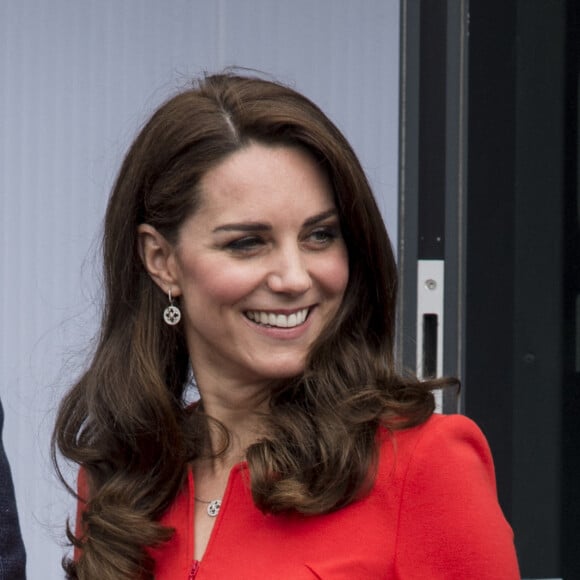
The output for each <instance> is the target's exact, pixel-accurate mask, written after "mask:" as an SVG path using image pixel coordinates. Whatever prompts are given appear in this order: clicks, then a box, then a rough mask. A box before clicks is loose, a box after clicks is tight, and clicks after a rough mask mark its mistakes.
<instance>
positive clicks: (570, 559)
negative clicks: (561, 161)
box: [562, 0, 580, 578]
mask: <svg viewBox="0 0 580 580" xmlns="http://www.w3.org/2000/svg"><path fill="white" fill-rule="evenodd" d="M565 74H566V81H565V83H566V86H565V95H566V111H565V115H566V119H565V126H566V137H565V139H566V140H565V167H564V172H565V174H564V175H565V177H564V179H565V185H564V187H565V193H564V204H565V205H564V312H563V320H564V324H563V337H562V339H563V340H562V342H563V345H564V352H563V366H564V372H563V393H562V415H563V421H562V462H563V466H562V467H563V469H562V505H563V506H565V509H563V510H562V517H563V529H562V542H563V545H562V575H563V577H564V578H580V558H579V557H578V546H580V484H579V482H580V422H579V421H578V418H579V417H580V372H579V369H578V366H577V360H576V358H577V354H576V353H577V352H578V349H579V347H580V345H578V341H579V340H580V339H579V335H580V329H579V328H578V324H579V321H578V313H577V301H578V300H580V223H579V214H580V207H579V205H580V204H579V195H580V192H579V191H578V184H579V177H580V175H579V172H580V167H579V157H580V147H579V146H578V145H579V144H578V138H579V136H580V131H579V127H578V125H579V121H580V94H579V92H578V85H579V84H580V6H579V4H578V2H577V1H576V0H568V3H567V14H566V73H565Z"/></svg>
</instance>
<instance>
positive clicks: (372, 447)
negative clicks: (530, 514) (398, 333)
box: [54, 75, 518, 580]
mask: <svg viewBox="0 0 580 580" xmlns="http://www.w3.org/2000/svg"><path fill="white" fill-rule="evenodd" d="M104 265H105V283H106V301H105V311H104V315H103V323H102V329H101V334H100V338H99V343H98V346H97V349H96V352H95V355H94V358H93V361H92V363H91V365H90V367H89V369H88V370H87V372H86V373H85V374H84V375H83V376H82V378H81V379H80V381H79V382H78V383H77V384H76V385H75V386H74V388H73V389H72V390H71V391H70V393H69V394H68V395H67V396H66V398H65V399H64V401H63V403H62V406H61V409H60V412H59V416H58V420H57V424H56V429H55V437H54V446H55V449H58V450H59V451H60V452H61V453H62V454H63V455H64V456H65V457H67V458H69V459H72V460H73V461H76V462H78V463H79V464H80V465H81V466H82V469H81V475H80V478H79V511H78V517H77V526H76V531H75V532H74V533H73V532H72V531H71V530H69V531H68V537H69V538H70V540H71V542H72V543H73V544H74V546H75V560H74V561H73V562H68V563H66V564H65V567H66V569H67V572H68V574H69V577H78V578H153V577H155V578H167V579H169V578H171V579H174V578H183V579H185V578H193V577H197V578H199V579H204V578H207V579H210V578H237V579H244V578H248V579H249V578H251V579H266V578H268V579H273V578H275V579H292V580H296V579H300V578H333V579H338V578H349V579H353V578H365V579H371V578H377V579H378V578H462V579H463V578H475V577H477V578H480V579H482V578H498V579H499V578H501V579H502V580H503V579H507V578H516V577H518V571H517V562H516V558H515V553H514V548H513V540H512V533H511V530H510V528H509V526H508V525H507V523H506V522H505V519H504V518H503V515H502V513H501V510H500V508H499V506H498V503H497V498H496V492H495V482H494V473H493V466H492V462H491V458H490V454H489V450H488V448H487V444H486V442H485V440H484V438H483V436H482V435H481V433H480V432H479V430H478V429H477V428H476V427H475V426H474V425H473V424H472V423H471V422H470V421H469V420H467V419H465V418H463V417H441V416H434V415H433V397H432V395H431V392H430V390H431V389H432V388H434V387H436V386H442V385H443V382H442V381H439V382H435V381H431V382H428V383H419V382H418V381H416V380H409V379H405V378H402V377H400V376H398V375H397V374H396V372H395V370H394V362H393V352H392V350H393V327H394V310H395V293H396V268H395V262H394V258H393V254H392V250H391V246H390V242H389V239H388V236H387V234H386V231H385V229H384V225H383V222H382V219H381V216H380V214H379V211H378V209H377V206H376V203H375V201H374V199H373V195H372V193H371V191H370V188H369V185H368V183H367V180H366V178H365V175H364V173H363V171H362V169H361V166H360V164H359V162H358V160H357V158H356V156H355V155H354V153H353V151H352V149H351V148H350V146H349V145H348V143H347V142H346V140H345V139H344V137H343V136H342V135H341V133H340V132H339V131H338V130H337V128H336V127H335V126H334V125H333V124H332V123H331V122H330V121H329V120H328V119H327V118H326V117H325V116H324V114H323V113H322V112H321V111H320V110H319V109H318V108H317V107H316V106H315V105H314V104H312V103H311V102H310V101H308V100H307V99H306V98H305V97H303V96H301V95H300V94H298V93H296V92H295V91H293V90H292V89H289V88H287V87H284V86H280V85H278V84H275V83H272V82H267V81H264V80H259V79H254V78H246V77H239V76H234V75H216V76H209V77H207V78H205V79H203V80H202V81H200V82H199V83H198V84H197V85H196V86H195V87H193V88H192V89H190V90H186V91H184V92H182V93H181V94H179V95H177V96H176V97H174V98H172V99H171V100H169V101H168V102H167V103H165V104H164V105H163V106H162V107H161V108H160V109H159V110H158V111H157V112H156V113H155V114H154V115H153V117H152V118H151V120H150V121H149V122H148V123H147V124H146V126H145V127H144V128H143V130H142V131H141V133H140V134H139V136H138V137H137V139H136V140H135V142H134V143H133V145H132V146H131V148H130V150H129V152H128V154H127V157H126V158H125V161H124V163H123V166H122V168H121V171H120V174H119V177H118V179H117V182H116V184H115V187H114V190H113V193H112V196H111V199H110V202H109V206H108V210H107V215H106V222H105V233H104ZM191 381H194V382H195V385H196V386H197V388H198V389H199V394H200V401H199V402H198V403H197V404H194V405H188V404H186V403H185V396H184V394H185V392H186V389H187V386H188V384H189V383H191Z"/></svg>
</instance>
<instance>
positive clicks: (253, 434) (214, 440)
mask: <svg viewBox="0 0 580 580" xmlns="http://www.w3.org/2000/svg"><path fill="white" fill-rule="evenodd" d="M198 388H199V392H200V396H201V401H202V404H203V411H204V413H205V414H206V415H207V416H209V417H211V418H212V419H215V420H216V421H218V422H219V424H220V425H222V426H223V427H225V429H226V430H227V433H228V441H229V445H228V447H227V449H225V450H224V449H223V444H224V441H223V431H222V429H221V428H220V427H219V426H218V425H216V424H215V423H213V421H210V422H209V435H210V441H211V455H212V456H213V459H212V460H211V463H212V464H213V465H214V466H215V468H217V469H224V468H227V469H228V470H229V469H230V468H231V467H232V466H233V465H235V464H236V463H239V462H240V461H242V460H243V459H244V458H245V452H246V449H247V448H248V447H249V446H250V445H252V444H253V443H255V442H256V441H258V440H259V439H260V438H262V437H264V435H265V434H266V431H265V422H266V416H267V414H268V396H267V391H266V389H267V387H266V386H265V385H228V386H226V385H224V384H223V383H221V384H220V385H213V388H212V387H211V386H210V385H208V384H207V383H205V384H201V383H200V384H198Z"/></svg>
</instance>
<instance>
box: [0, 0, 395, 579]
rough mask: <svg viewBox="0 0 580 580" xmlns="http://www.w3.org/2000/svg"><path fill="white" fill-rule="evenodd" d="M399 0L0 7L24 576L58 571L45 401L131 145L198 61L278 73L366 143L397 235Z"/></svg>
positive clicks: (7, 397) (10, 434)
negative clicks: (117, 174)
mask: <svg viewBox="0 0 580 580" xmlns="http://www.w3.org/2000/svg"><path fill="white" fill-rule="evenodd" d="M398 55H399V0H292V1H287V0H206V1H202V0H82V1H80V0H51V1H50V2H47V1H46V0H18V1H16V0H14V1H5V2H0V79H1V83H0V224H1V225H0V235H1V244H0V252H1V258H0V277H1V280H2V293H1V295H0V312H1V318H0V322H1V331H0V357H1V358H0V396H1V398H2V402H3V404H4V409H5V413H6V425H5V432H4V440H5V444H6V447H7V452H8V455H9V458H10V461H11V464H12V469H13V474H14V479H15V485H16V491H17V500H18V506H19V511H20V517H21V524H22V528H23V533H24V540H25V543H26V547H27V550H28V559H29V562H28V573H29V577H30V578H32V579H37V578H43V579H50V578H62V572H61V570H60V558H61V556H62V554H63V553H64V551H63V548H62V537H63V523H64V519H65V517H66V515H67V514H68V513H72V510H73V504H72V502H71V500H70V498H69V497H68V496H67V495H66V494H65V492H64V491H63V490H62V489H61V486H60V484H59V483H58V482H57V481H56V479H55V477H54V474H53V472H52V468H51V465H50V461H49V456H48V449H49V438H50V432H51V428H52V423H53V420H54V410H55V407H56V405H57V403H58V400H59V398H60V397H61V395H62V393H63V392H64V390H65V389H66V388H67V386H68V385H69V384H70V382H71V381H72V379H73V378H74V377H75V376H76V375H77V374H78V372H79V369H80V367H81V365H82V362H83V357H84V353H85V352H86V351H87V348H88V346H89V340H90V338H91V337H92V335H93V333H94V331H95V328H96V317H95V314H96V312H97V302H98V296H99V283H98V275H97V274H98V271H99V267H98V264H96V263H95V256H96V255H97V253H98V249H97V246H98V242H97V240H98V232H99V227H100V223H101V217H102V214H103V211H104V207H105V203H106V198H107V194H108V191H109V188H110V186H111V182H112V180H113V178H114V175H115V172H116V170H117V168H118V165H119V163H120V159H121V156H122V154H123V151H124V150H125V148H126V146H127V145H128V143H129V142H130V140H131V139H132V137H133V135H134V134H135V131H136V130H137V128H138V126H139V125H140V124H141V123H142V122H143V120H144V119H145V118H146V116H147V115H148V113H149V112H150V111H151V110H152V109H153V108H154V107H155V106H156V105H157V104H158V103H160V101H162V100H163V99H164V98H165V97H166V96H167V95H168V94H169V93H171V92H172V91H174V89H176V88H177V87H179V86H181V85H183V84H184V83H185V82H186V81H187V79H189V78H190V77H191V76H192V75H195V74H197V73H199V72H201V71H204V70H210V71H213V70H217V69H221V68H223V67H224V66H226V65H232V64H236V65H241V66H245V67H251V68H256V69H260V70H263V71H267V72H270V73H273V75H274V76H275V77H277V78H279V79H280V80H282V81H285V82H291V83H293V84H295V86H296V87H297V88H298V89H299V90H301V91H302V92H304V93H305V94H307V95H308V96H310V97H311V98H312V99H313V100H314V101H316V102H317V103H318V104H319V105H320V106H321V107H322V108H323V109H324V110H325V111H326V112H327V113H328V114H329V115H330V116H331V118H333V119H334V120H335V122H336V123H337V124H338V125H339V126H340V127H341V128H342V129H343V131H344V132H345V133H346V135H347V137H348V138H349V139H350V141H351V142H352V144H353V146H354V148H355V150H357V152H358V153H359V155H360V157H361V160H362V162H363V165H364V167H365V168H366V170H367V172H368V174H369V177H370V179H371V182H372V184H373V186H374V188H375V191H376V193H377V196H378V197H379V199H380V204H381V208H382V210H383V213H384V216H385V220H386V223H387V226H388V228H389V229H390V231H391V234H392V238H393V239H395V238H396V213H397V212H396V205H397V201H396V198H397V130H398V129H397V127H398Z"/></svg>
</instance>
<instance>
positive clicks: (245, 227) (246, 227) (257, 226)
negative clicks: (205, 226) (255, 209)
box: [212, 222, 272, 233]
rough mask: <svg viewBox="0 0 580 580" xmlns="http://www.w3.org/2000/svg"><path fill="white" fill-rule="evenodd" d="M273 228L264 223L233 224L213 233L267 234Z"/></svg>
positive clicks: (219, 227)
mask: <svg viewBox="0 0 580 580" xmlns="http://www.w3.org/2000/svg"><path fill="white" fill-rule="evenodd" d="M271 229H272V226H271V225H269V224H265V223H262V222H241V223H232V224H223V225H221V226H218V227H217V228H214V229H213V230H212V231H213V233H216V232H265V231H268V230H271Z"/></svg>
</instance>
